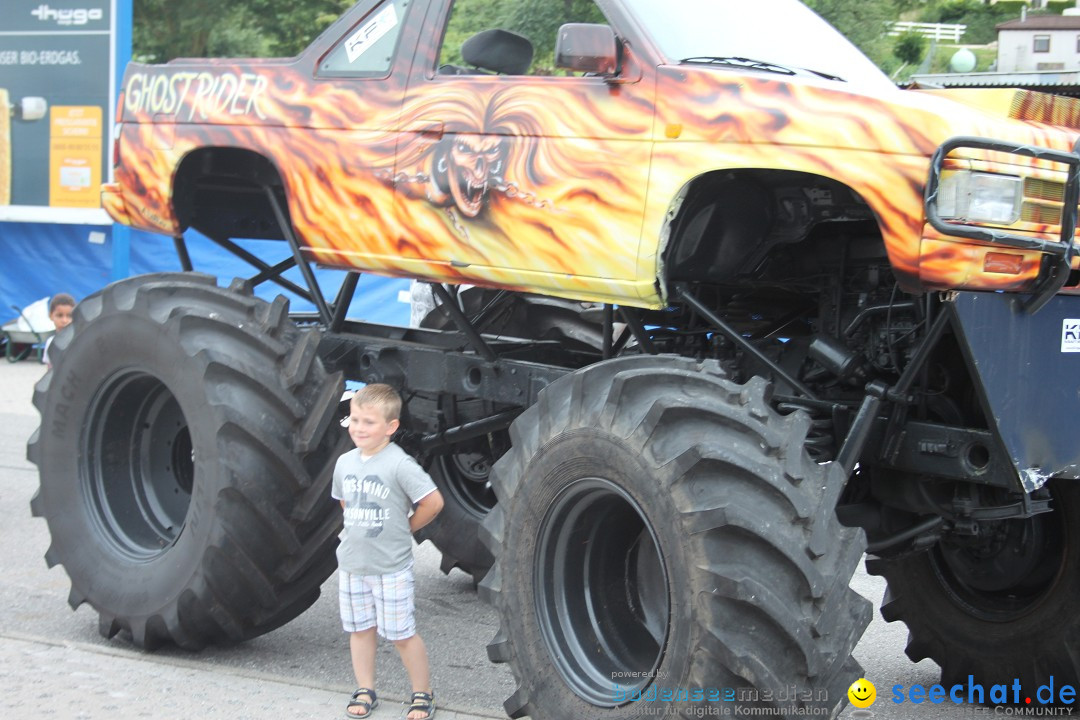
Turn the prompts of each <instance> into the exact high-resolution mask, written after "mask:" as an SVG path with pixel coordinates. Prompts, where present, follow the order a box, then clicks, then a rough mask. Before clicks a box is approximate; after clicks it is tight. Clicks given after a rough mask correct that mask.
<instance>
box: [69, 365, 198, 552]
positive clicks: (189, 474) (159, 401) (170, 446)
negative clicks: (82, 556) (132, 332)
mask: <svg viewBox="0 0 1080 720" xmlns="http://www.w3.org/2000/svg"><path fill="white" fill-rule="evenodd" d="M89 420H90V421H89V423H88V425H87V428H86V430H85V431H84V433H83V438H84V440H83V444H84V448H83V451H84V456H85V457H86V458H87V462H86V464H85V466H84V473H85V477H83V478H82V481H83V483H84V486H85V487H86V488H87V490H88V491H89V492H88V499H89V501H90V503H91V509H92V513H91V515H92V517H93V518H94V520H95V521H96V524H97V525H98V528H99V530H100V531H101V532H102V534H103V535H104V536H105V537H106V538H107V539H108V541H109V542H110V543H111V544H112V545H114V547H116V548H117V549H118V550H120V551H121V552H123V553H124V554H126V555H128V556H129V557H131V558H133V559H138V560H149V559H152V558H154V557H155V556H157V555H159V554H161V553H162V552H164V551H165V549H166V548H168V547H169V546H170V545H171V544H172V543H174V542H175V541H176V540H177V538H179V537H180V533H181V532H182V530H183V527H184V522H185V520H186V517H187V511H188V507H189V505H190V504H191V494H192V490H193V487H194V482H195V455H194V449H193V445H192V440H191V433H190V430H189V428H188V423H187V420H186V419H185V417H184V413H183V411H182V410H181V408H180V404H179V402H178V401H177V399H176V397H175V396H174V395H173V394H172V392H171V391H170V390H169V389H168V387H166V386H165V384H164V383H163V382H161V381H160V380H159V379H157V378H156V377H154V376H152V375H150V374H148V373H143V372H126V373H122V374H120V375H118V376H116V377H114V378H112V379H111V380H109V381H108V382H106V383H105V384H104V385H103V386H102V389H101V391H100V392H99V393H98V394H97V396H96V397H95V398H94V400H93V403H92V406H91V409H90V414H89Z"/></svg>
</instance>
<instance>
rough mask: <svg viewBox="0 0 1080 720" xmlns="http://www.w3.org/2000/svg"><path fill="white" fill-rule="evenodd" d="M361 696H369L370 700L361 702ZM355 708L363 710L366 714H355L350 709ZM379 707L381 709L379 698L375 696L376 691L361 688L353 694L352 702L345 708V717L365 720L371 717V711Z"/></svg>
mask: <svg viewBox="0 0 1080 720" xmlns="http://www.w3.org/2000/svg"><path fill="white" fill-rule="evenodd" d="M361 695H367V696H368V698H369V700H360V699H359V697H360V696H361ZM354 707H358V708H363V710H364V714H363V715H359V714H357V713H354V712H353V711H352V710H351V709H350V708H354ZM377 707H379V698H377V697H376V696H375V691H374V690H372V689H370V688H360V689H359V690H357V691H356V692H354V693H353V694H352V700H350V701H349V704H348V705H346V706H345V717H348V718H354V719H355V720H363V718H366V717H371V711H372V710H374V709H375V708H377Z"/></svg>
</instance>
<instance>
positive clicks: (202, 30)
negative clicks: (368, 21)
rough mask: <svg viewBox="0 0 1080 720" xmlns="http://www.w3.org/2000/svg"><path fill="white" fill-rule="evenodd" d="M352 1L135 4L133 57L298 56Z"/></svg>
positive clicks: (156, 0) (138, 0) (149, 0)
mask: <svg viewBox="0 0 1080 720" xmlns="http://www.w3.org/2000/svg"><path fill="white" fill-rule="evenodd" d="M352 4H353V0H308V1H307V2H302V3H297V2H294V1H293V0H235V1H234V2H229V3H221V2H219V1H218V0H134V7H133V14H134V27H133V43H132V44H133V48H132V51H133V55H134V57H135V58H136V59H139V60H143V61H147V62H166V61H168V60H172V59H173V58H177V57H212V56H218V57H266V56H290V55H295V54H296V53H298V52H300V50H302V49H303V48H304V47H306V46H307V44H308V43H309V42H311V40H313V39H314V38H315V36H316V35H317V34H318V33H319V32H320V31H321V30H322V29H323V28H324V27H326V26H327V25H329V24H330V23H331V22H332V21H333V20H334V19H336V18H337V17H338V16H339V15H340V14H341V13H342V12H344V11H345V10H346V9H348V8H349V7H350V6H352Z"/></svg>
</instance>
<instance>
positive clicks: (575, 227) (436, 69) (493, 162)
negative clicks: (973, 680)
mask: <svg viewBox="0 0 1080 720" xmlns="http://www.w3.org/2000/svg"><path fill="white" fill-rule="evenodd" d="M552 5H553V7H557V8H558V9H559V11H562V15H561V16H559V17H557V18H553V19H551V18H549V19H547V20H546V22H544V21H540V20H538V21H536V22H530V21H529V19H528V17H527V13H524V12H522V8H523V7H524V6H523V5H522V4H521V3H519V2H516V1H511V0H496V1H495V2H489V3H484V4H483V6H482V11H477V10H476V9H475V6H476V4H475V3H474V4H469V3H467V2H462V1H458V2H453V3H451V2H444V3H439V2H434V3H433V4H432V7H431V10H430V11H429V13H428V17H427V19H426V25H425V37H427V38H430V41H427V42H425V41H424V40H423V39H422V40H421V43H420V44H419V47H418V51H417V56H416V58H415V59H414V60H413V64H412V71H411V74H410V77H409V83H408V87H407V88H406V93H405V103H404V106H403V108H402V117H401V125H400V128H401V134H400V136H399V141H398V154H397V162H396V202H397V203H398V211H399V213H400V217H401V218H402V225H403V226H404V227H406V228H408V233H409V234H410V236H411V243H413V244H415V245H416V246H418V247H422V248H423V250H424V252H426V253H427V257H428V258H430V259H432V260H438V261H442V262H444V263H447V264H448V266H449V268H452V269H453V271H455V272H456V273H458V275H459V276H460V277H461V278H462V279H464V280H466V281H468V280H475V281H478V282H482V283H492V284H497V285H502V286H506V287H513V288H526V289H536V290H553V291H561V292H563V293H569V294H575V295H578V296H581V297H583V298H586V297H588V298H592V299H603V298H604V297H618V296H619V295H622V290H624V289H625V288H623V289H620V290H616V287H617V286H619V285H620V284H622V283H630V282H632V281H633V280H634V279H635V277H636V275H637V259H638V258H637V256H638V243H639V238H640V234H641V226H642V216H643V213H644V208H645V193H646V188H647V186H648V182H647V181H648V173H649V160H650V155H651V141H650V140H651V132H652V124H653V97H652V95H653V91H652V87H653V81H652V74H651V72H650V71H649V69H648V68H642V67H641V65H639V64H636V63H634V62H630V61H627V62H625V63H624V64H623V68H622V70H621V73H622V76H621V77H618V78H613V77H610V76H608V77H601V76H591V75H589V74H586V73H580V72H578V73H573V72H569V71H564V70H558V69H556V68H555V66H554V65H555V57H554V50H555V44H556V38H557V36H558V33H559V31H560V27H561V26H562V24H563V23H569V22H584V23H593V24H606V23H607V19H606V18H605V16H604V15H603V14H602V13H601V11H600V10H599V8H598V7H597V6H596V5H594V3H593V2H592V0H573V2H568V3H565V4H564V3H562V2H560V3H557V4H554V3H553V4H552ZM440 6H441V7H440ZM466 8H469V9H472V11H471V12H466V11H465V9H466ZM559 11H556V14H557V13H558V12H559ZM549 14H550V13H549ZM614 42H615V41H614V40H613V41H612V45H614ZM628 57H629V56H628ZM407 244H409V243H407Z"/></svg>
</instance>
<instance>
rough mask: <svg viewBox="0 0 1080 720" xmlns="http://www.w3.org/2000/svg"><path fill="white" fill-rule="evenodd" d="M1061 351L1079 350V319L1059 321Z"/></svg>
mask: <svg viewBox="0 0 1080 720" xmlns="http://www.w3.org/2000/svg"><path fill="white" fill-rule="evenodd" d="M1061 352H1063V353H1072V352H1080V320H1070V319H1068V318H1065V319H1064V320H1062V321H1061Z"/></svg>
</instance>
